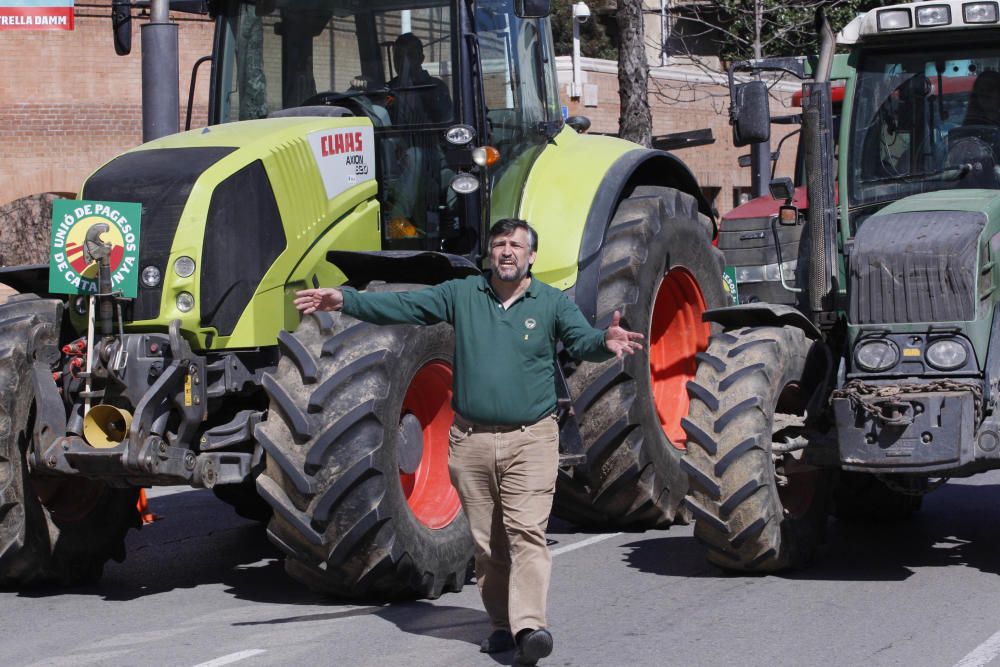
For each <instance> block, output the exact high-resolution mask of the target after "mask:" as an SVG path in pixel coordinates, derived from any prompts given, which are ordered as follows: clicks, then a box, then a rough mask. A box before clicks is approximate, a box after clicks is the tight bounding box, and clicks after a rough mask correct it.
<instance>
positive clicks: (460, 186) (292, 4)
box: [210, 0, 562, 256]
mask: <svg viewBox="0 0 1000 667" xmlns="http://www.w3.org/2000/svg"><path fill="white" fill-rule="evenodd" d="M533 5H537V6H533ZM545 5H547V3H530V2H529V3H525V2H522V1H520V0H519V1H517V2H515V0H486V1H484V2H477V3H475V5H472V4H471V3H466V2H455V1H448V0H431V1H427V0H424V1H413V0H411V1H409V2H400V1H398V0H377V1H374V2H359V1H357V0H320V1H319V2H301V1H297V0H277V1H275V0H263V1H259V2H256V3H246V2H239V1H237V0H229V1H228V2H225V3H224V4H222V5H221V6H220V10H221V16H220V19H221V20H219V21H218V32H217V40H218V41H217V44H218V48H217V50H216V54H217V55H216V60H215V62H214V71H213V84H214V85H213V88H212V90H213V95H212V102H211V111H210V115H211V119H210V121H211V122H212V123H225V122H229V121H239V120H252V119H259V118H273V117H282V116H324V115H326V116H355V117H361V118H366V119H368V120H369V121H370V122H371V124H372V125H373V127H374V141H375V146H374V160H375V165H376V166H375V169H376V174H375V177H376V180H377V182H378V184H379V195H378V198H379V202H380V205H381V213H380V223H381V235H382V247H383V248H384V249H389V250H443V251H446V252H451V253H456V254H465V255H470V256H472V255H476V254H478V252H479V245H480V242H481V240H482V239H481V236H482V233H481V230H482V228H483V226H484V225H487V224H488V223H489V220H490V219H494V220H495V219H497V218H499V217H504V216H510V215H513V214H514V211H515V208H516V206H517V203H518V197H517V193H518V192H520V191H521V189H522V188H523V184H524V180H525V178H526V175H527V173H528V169H529V167H530V165H531V163H532V162H533V159H534V157H535V156H536V155H537V154H538V153H539V152H540V150H541V149H542V148H543V147H544V146H545V144H546V142H547V141H548V140H549V139H550V138H551V136H553V134H554V133H555V132H556V131H558V130H559V129H560V128H561V126H562V119H561V115H560V113H559V105H558V94H557V85H556V78H555V68H554V60H553V58H554V53H553V50H552V41H551V36H550V32H549V28H548V23H547V21H545V20H544V17H545V16H546V15H547V13H548V8H547V6H545ZM473 7H474V8H473ZM344 148H345V147H344V146H338V145H337V143H336V138H335V139H333V140H331V144H330V146H328V147H323V148H322V150H324V151H329V152H333V153H335V152H337V151H338V150H344ZM487 167H489V168H488V169H487ZM487 174H489V175H488V176H487ZM487 178H489V179H491V181H492V182H490V183H488V184H487V183H486V180H485V179H487ZM488 198H492V200H493V201H492V202H487V201H485V200H486V199H488ZM481 200H482V201H481ZM490 204H491V205H490Z"/></svg>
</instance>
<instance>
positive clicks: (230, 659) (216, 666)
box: [194, 648, 267, 667]
mask: <svg viewBox="0 0 1000 667" xmlns="http://www.w3.org/2000/svg"><path fill="white" fill-rule="evenodd" d="M261 653H267V651H266V650H264V649H262V648H252V649H249V650H246V651H239V652H237V653H230V654H229V655H224V656H221V657H218V658H216V659H214V660H209V661H208V662H200V663H198V664H197V665H195V666H194V667H222V665H231V664H232V663H234V662H239V661H240V660H246V659H247V658H252V657H254V656H255V655H260V654H261Z"/></svg>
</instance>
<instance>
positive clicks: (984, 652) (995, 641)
mask: <svg viewBox="0 0 1000 667" xmlns="http://www.w3.org/2000/svg"><path fill="white" fill-rule="evenodd" d="M998 655H1000V632H997V633H995V634H994V635H993V636H992V637H990V638H989V639H987V640H986V641H984V642H983V643H982V644H980V645H979V646H977V647H976V648H974V649H972V652H970V653H969V654H968V655H966V656H965V657H964V658H962V659H961V660H959V661H958V662H956V663H955V667H983V665H986V664H988V663H989V662H990V661H991V660H993V658H995V657H997V656H998Z"/></svg>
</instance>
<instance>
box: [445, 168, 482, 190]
mask: <svg viewBox="0 0 1000 667" xmlns="http://www.w3.org/2000/svg"><path fill="white" fill-rule="evenodd" d="M451 189H452V190H454V191H455V192H457V193H458V194H460V195H468V194H472V193H473V192H475V191H476V190H478V189H479V179H478V178H477V177H476V176H474V175H473V174H469V173H466V172H464V171H460V172H458V173H457V174H455V178H453V179H451Z"/></svg>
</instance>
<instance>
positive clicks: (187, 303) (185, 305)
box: [176, 292, 194, 313]
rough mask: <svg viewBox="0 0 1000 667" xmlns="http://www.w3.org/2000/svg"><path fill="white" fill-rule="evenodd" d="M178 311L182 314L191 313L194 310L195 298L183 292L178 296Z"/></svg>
mask: <svg viewBox="0 0 1000 667" xmlns="http://www.w3.org/2000/svg"><path fill="white" fill-rule="evenodd" d="M176 303H177V310H179V311H181V312H182V313H190V312H191V309H192V308H194V297H193V296H191V294H190V293H188V292H181V293H180V294H178V295H177V302H176Z"/></svg>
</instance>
